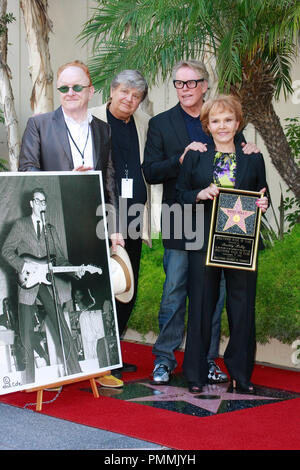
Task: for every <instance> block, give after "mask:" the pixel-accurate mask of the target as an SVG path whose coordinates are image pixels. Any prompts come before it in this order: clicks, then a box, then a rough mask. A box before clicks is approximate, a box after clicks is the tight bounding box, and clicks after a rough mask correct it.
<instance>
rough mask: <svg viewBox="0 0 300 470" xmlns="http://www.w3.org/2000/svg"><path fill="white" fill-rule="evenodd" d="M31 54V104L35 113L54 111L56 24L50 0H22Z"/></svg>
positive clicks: (21, 4)
mask: <svg viewBox="0 0 300 470" xmlns="http://www.w3.org/2000/svg"><path fill="white" fill-rule="evenodd" d="M20 6H21V9H22V11H23V16H24V23H25V30H26V35H27V43H28V53H29V73H30V76H31V80H32V84H33V88H32V93H31V97H30V105H31V109H32V110H33V112H34V114H40V113H46V112H48V111H53V72H52V69H51V63H50V53H49V32H50V31H52V23H51V21H50V18H49V17H48V14H47V8H48V1H47V0H20Z"/></svg>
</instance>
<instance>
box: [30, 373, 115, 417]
mask: <svg viewBox="0 0 300 470" xmlns="http://www.w3.org/2000/svg"><path fill="white" fill-rule="evenodd" d="M104 375H110V371H105V372H100V373H97V374H93V375H85V376H84V377H82V378H81V377H79V378H78V377H76V378H73V379H67V380H63V381H62V382H55V383H51V384H48V385H43V388H41V387H34V388H30V389H28V390H26V392H37V398H36V408H35V409H36V411H42V404H43V392H44V390H45V389H47V388H55V387H62V386H63V385H67V384H71V383H76V382H83V381H85V380H89V381H90V384H91V388H92V392H93V395H94V398H99V392H98V388H97V384H96V381H95V378H98V377H103V376H104Z"/></svg>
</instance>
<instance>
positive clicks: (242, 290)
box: [177, 95, 268, 393]
mask: <svg viewBox="0 0 300 470" xmlns="http://www.w3.org/2000/svg"><path fill="white" fill-rule="evenodd" d="M200 119H201V123H202V126H203V129H204V130H205V131H206V132H207V133H210V134H211V136H212V137H213V140H214V145H211V146H209V145H208V148H207V152H205V153H200V152H198V151H189V152H188V153H187V154H186V156H185V158H184V161H183V164H182V168H181V172H180V175H179V179H178V183H177V196H178V200H179V201H180V203H181V204H194V205H197V204H203V205H204V243H203V247H202V248H201V249H195V250H194V251H193V250H192V251H189V279H188V286H189V317H188V330H187V340H186V347H185V356H184V364H183V371H184V375H185V377H186V379H187V381H188V385H189V391H190V392H191V393H200V392H201V391H202V386H203V385H204V384H205V383H206V380H207V374H208V370H207V367H208V366H207V360H206V357H207V352H208V349H209V342H210V332H211V318H212V315H213V312H214V310H215V307H216V303H217V300H218V292H219V284H220V279H221V273H222V268H218V267H211V266H205V259H206V251H207V243H208V234H209V228H210V219H211V210H212V202H213V199H214V197H215V196H217V195H218V193H219V189H218V186H227V187H232V188H237V189H243V190H249V191H260V192H261V193H263V194H264V192H265V190H266V186H267V183H266V174H265V165H264V160H263V156H262V155H261V154H260V153H258V154H252V155H245V154H243V153H242V152H241V151H240V149H239V147H235V144H234V136H235V134H236V133H237V132H239V131H240V130H241V129H242V127H243V117H242V108H241V104H240V102H239V101H238V100H237V99H236V98H235V97H233V96H230V95H221V96H219V97H217V98H214V99H211V100H208V101H207V102H206V103H205V104H204V105H203V107H202V112H201V116H200ZM257 205H258V207H260V208H261V210H262V211H263V212H265V211H266V209H267V207H268V199H267V197H265V196H263V197H262V198H260V199H258V201H257ZM260 248H261V247H260ZM224 274H225V279H226V310H227V315H228V322H229V329H230V339H229V343H228V346H227V348H226V351H225V353H224V361H225V365H226V367H227V370H228V372H229V374H230V377H231V379H232V383H233V387H234V388H235V389H236V390H238V391H239V392H245V393H255V389H254V386H253V384H251V381H250V380H251V375H252V371H253V367H254V357H255V293H256V279H257V272H255V271H248V270H239V269H232V268H225V269H224Z"/></svg>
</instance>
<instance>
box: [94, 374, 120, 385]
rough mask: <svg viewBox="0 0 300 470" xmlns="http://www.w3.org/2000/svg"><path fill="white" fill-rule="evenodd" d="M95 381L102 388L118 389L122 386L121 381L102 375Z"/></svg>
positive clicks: (111, 376)
mask: <svg viewBox="0 0 300 470" xmlns="http://www.w3.org/2000/svg"><path fill="white" fill-rule="evenodd" d="M95 381H96V382H97V383H98V384H100V385H102V387H107V388H120V387H123V385H124V382H123V380H119V379H117V377H114V376H113V375H103V376H102V377H98V378H97V379H95Z"/></svg>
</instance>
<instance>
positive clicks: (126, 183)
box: [121, 168, 133, 199]
mask: <svg viewBox="0 0 300 470" xmlns="http://www.w3.org/2000/svg"><path fill="white" fill-rule="evenodd" d="M121 197H123V198H126V199H132V198H133V179H132V178H128V170H127V168H126V169H125V178H122V180H121Z"/></svg>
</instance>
